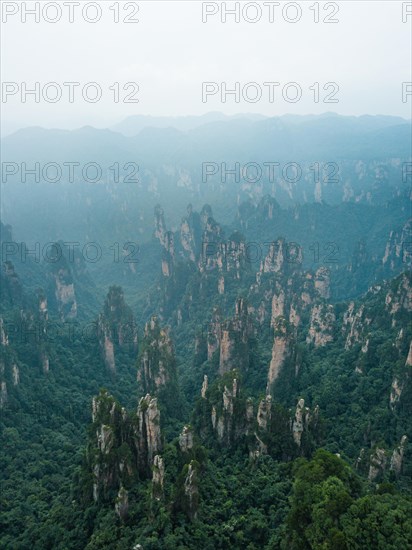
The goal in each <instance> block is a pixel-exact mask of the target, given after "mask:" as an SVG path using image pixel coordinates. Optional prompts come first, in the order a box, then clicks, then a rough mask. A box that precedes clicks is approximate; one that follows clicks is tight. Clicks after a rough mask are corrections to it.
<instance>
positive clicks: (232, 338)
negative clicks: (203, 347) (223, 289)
mask: <svg viewBox="0 0 412 550" xmlns="http://www.w3.org/2000/svg"><path fill="white" fill-rule="evenodd" d="M220 332H221V340H220V354H219V374H221V375H222V374H224V373H226V372H229V371H230V370H232V369H234V368H237V369H239V371H245V370H246V369H247V367H248V364H249V339H250V338H251V337H252V336H253V332H254V331H253V324H252V321H251V319H250V317H249V313H248V304H247V302H246V300H244V299H242V298H240V299H238V300H237V301H236V306H235V316H234V317H233V319H230V320H228V321H224V322H223V323H222V324H221V329H220Z"/></svg>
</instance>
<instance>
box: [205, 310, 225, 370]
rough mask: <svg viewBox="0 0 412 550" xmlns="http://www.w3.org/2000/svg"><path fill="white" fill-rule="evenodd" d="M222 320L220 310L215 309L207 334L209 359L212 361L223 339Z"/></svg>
mask: <svg viewBox="0 0 412 550" xmlns="http://www.w3.org/2000/svg"><path fill="white" fill-rule="evenodd" d="M221 323H222V319H221V316H220V310H219V309H218V308H214V310H213V314H212V320H211V321H210V323H209V328H208V332H207V358H208V359H211V358H212V356H213V354H214V353H215V352H216V351H217V350H218V349H219V347H220V342H221V339H222V327H221Z"/></svg>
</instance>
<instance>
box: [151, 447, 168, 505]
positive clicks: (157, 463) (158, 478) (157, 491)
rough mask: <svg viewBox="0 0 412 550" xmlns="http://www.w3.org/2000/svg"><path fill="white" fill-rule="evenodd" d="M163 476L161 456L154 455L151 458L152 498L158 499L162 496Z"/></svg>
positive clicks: (163, 467) (163, 468) (163, 469)
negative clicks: (152, 458)
mask: <svg viewBox="0 0 412 550" xmlns="http://www.w3.org/2000/svg"><path fill="white" fill-rule="evenodd" d="M164 478H165V466H164V463H163V458H162V457H161V456H160V455H156V456H155V457H154V460H153V475H152V498H154V499H155V500H160V499H161V498H162V497H163V485H164Z"/></svg>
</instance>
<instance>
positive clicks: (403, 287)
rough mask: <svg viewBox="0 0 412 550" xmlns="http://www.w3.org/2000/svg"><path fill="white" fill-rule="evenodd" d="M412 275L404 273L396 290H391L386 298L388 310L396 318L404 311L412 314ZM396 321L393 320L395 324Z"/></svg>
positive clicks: (398, 281) (398, 280)
mask: <svg viewBox="0 0 412 550" xmlns="http://www.w3.org/2000/svg"><path fill="white" fill-rule="evenodd" d="M411 279H412V274H411V273H409V272H408V273H404V274H403V275H402V276H401V277H399V279H397V285H396V288H395V289H393V288H391V289H390V290H389V291H388V293H387V294H386V297H385V305H386V309H387V311H388V312H389V314H390V315H392V316H396V315H397V314H399V313H401V312H402V310H403V311H406V312H408V313H410V312H411V311H412V285H411ZM395 323H396V320H395V319H393V324H395Z"/></svg>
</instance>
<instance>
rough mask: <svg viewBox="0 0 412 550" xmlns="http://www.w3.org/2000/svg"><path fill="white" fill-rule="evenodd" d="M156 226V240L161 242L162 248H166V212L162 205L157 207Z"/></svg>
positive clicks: (155, 213)
mask: <svg viewBox="0 0 412 550" xmlns="http://www.w3.org/2000/svg"><path fill="white" fill-rule="evenodd" d="M154 224H155V231H154V235H155V238H156V239H158V240H159V242H160V244H161V245H162V246H164V245H165V242H166V232H167V229H166V224H165V218H164V211H163V208H162V207H161V206H160V204H157V205H156V206H155V210H154Z"/></svg>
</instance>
